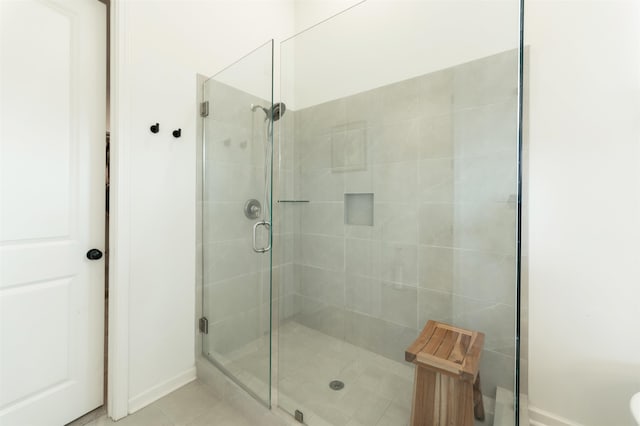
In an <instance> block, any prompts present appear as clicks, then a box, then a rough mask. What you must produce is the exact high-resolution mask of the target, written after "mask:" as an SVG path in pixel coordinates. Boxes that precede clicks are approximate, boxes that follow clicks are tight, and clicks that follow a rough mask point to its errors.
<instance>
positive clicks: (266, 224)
mask: <svg viewBox="0 0 640 426" xmlns="http://www.w3.org/2000/svg"><path fill="white" fill-rule="evenodd" d="M259 226H264V227H265V228H267V230H268V231H271V223H270V222H267V221H266V220H261V221H260V222H256V223H255V224H254V225H253V251H255V252H256V253H266V252H268V251H269V250H271V235H269V245H267V246H266V247H263V248H258V247H256V234H257V233H258V227H259Z"/></svg>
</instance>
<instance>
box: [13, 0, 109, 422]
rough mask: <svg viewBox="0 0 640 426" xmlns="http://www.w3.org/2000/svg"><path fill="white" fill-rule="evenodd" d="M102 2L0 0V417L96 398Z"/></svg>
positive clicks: (77, 406)
mask: <svg viewBox="0 0 640 426" xmlns="http://www.w3.org/2000/svg"><path fill="white" fill-rule="evenodd" d="M105 13H106V10H105V6H104V4H102V3H100V2H98V1H97V0H18V1H14V0H0V37H1V39H0V268H1V269H0V425H2V426H37V425H47V426H57V425H63V424H65V423H67V422H70V421H72V420H73V419H75V418H77V417H79V416H81V415H83V414H84V413H86V412H88V411H91V410H92V409H94V408H96V407H98V406H100V405H102V402H103V388H102V386H103V378H104V376H103V363H104V353H103V339H104V328H103V327H104V267H105V264H104V258H102V259H100V260H89V259H88V258H87V256H86V253H87V251H88V250H89V249H92V248H96V249H99V250H101V251H103V250H104V236H105V230H104V218H105V210H104V209H105V199H104V197H105V189H104V183H105V168H104V164H105V105H106V101H105V93H106V83H105V73H106V69H105V68H106V65H105V61H106V23H105V16H106V15H105Z"/></svg>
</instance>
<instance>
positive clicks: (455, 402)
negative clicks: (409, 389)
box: [405, 320, 484, 426]
mask: <svg viewBox="0 0 640 426" xmlns="http://www.w3.org/2000/svg"><path fill="white" fill-rule="evenodd" d="M483 344H484V334H483V333H480V332H477V331H470V330H465V329H463V328H458V327H453V326H451V325H447V324H443V323H440V322H436V321H431V320H430V321H428V322H427V325H425V327H424V329H423V330H422V333H420V336H418V338H417V339H416V341H415V342H413V344H412V345H411V346H410V347H409V348H408V349H407V351H406V352H405V359H406V360H407V361H409V362H413V363H414V364H415V365H416V373H415V380H414V387H413V405H412V408H411V426H445V425H455V426H473V423H474V421H473V418H474V416H475V418H476V419H478V420H484V405H483V403H482V393H481V392H480V372H479V365H480V354H481V352H482V346H483Z"/></svg>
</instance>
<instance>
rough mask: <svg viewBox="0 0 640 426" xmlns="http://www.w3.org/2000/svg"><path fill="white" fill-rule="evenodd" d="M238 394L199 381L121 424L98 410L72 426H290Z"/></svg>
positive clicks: (125, 419)
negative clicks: (222, 390)
mask: <svg viewBox="0 0 640 426" xmlns="http://www.w3.org/2000/svg"><path fill="white" fill-rule="evenodd" d="M237 392H240V391H239V390H238V391H237ZM237 392H228V393H225V394H221V393H219V392H216V390H214V389H213V388H211V387H210V386H208V385H205V384H203V383H201V382H200V381H197V380H196V381H194V382H191V383H189V384H188V385H186V386H183V387H182V388H180V389H178V390H176V391H174V392H172V393H170V394H169V395H167V396H165V397H164V398H161V399H160V400H158V401H156V402H154V403H153V404H151V405H149V406H147V407H145V408H143V409H141V410H140V411H137V412H135V413H133V414H131V415H129V416H127V417H125V418H123V419H121V420H119V421H118V422H114V421H113V420H111V419H109V418H108V417H107V416H106V414H105V413H104V410H97V411H96V412H95V413H90V414H89V415H87V416H85V417H83V418H81V419H79V420H76V421H75V422H73V423H71V424H70V425H69V426H110V425H117V426H255V425H260V426H263V425H264V426H286V425H287V422H286V421H285V420H284V419H282V418H280V417H278V416H277V415H275V414H273V413H271V412H270V411H268V410H267V409H266V408H264V407H263V406H261V405H260V404H258V403H257V402H256V401H254V400H253V399H251V398H250V397H248V396H244V395H238V394H237ZM96 416H97V418H96Z"/></svg>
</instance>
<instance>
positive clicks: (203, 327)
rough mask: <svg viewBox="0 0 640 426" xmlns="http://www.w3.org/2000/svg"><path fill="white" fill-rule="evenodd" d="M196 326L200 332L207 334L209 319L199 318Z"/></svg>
mask: <svg viewBox="0 0 640 426" xmlns="http://www.w3.org/2000/svg"><path fill="white" fill-rule="evenodd" d="M198 328H199V329H200V333H202V334H209V320H208V319H207V318H206V317H202V318H200V320H199V321H198Z"/></svg>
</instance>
